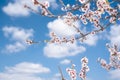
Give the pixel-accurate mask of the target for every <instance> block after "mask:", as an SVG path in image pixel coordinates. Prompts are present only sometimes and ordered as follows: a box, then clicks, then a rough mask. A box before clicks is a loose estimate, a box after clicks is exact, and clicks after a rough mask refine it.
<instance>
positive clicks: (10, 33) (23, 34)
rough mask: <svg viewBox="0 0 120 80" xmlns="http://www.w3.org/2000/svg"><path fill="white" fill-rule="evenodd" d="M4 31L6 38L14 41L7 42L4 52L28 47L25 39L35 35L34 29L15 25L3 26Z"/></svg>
mask: <svg viewBox="0 0 120 80" xmlns="http://www.w3.org/2000/svg"><path fill="white" fill-rule="evenodd" d="M2 30H3V32H4V35H5V37H6V38H8V39H9V40H11V41H13V42H14V43H12V44H7V45H6V46H5V49H4V50H3V52H5V53H14V52H19V51H22V50H25V49H26V47H27V46H26V45H25V40H26V39H29V38H31V37H33V32H34V31H33V29H23V28H19V27H13V26H10V27H9V26H5V27H3V29H2Z"/></svg>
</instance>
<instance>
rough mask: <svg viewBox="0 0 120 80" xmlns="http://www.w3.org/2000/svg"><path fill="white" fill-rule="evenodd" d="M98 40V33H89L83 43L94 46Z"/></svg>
mask: <svg viewBox="0 0 120 80" xmlns="http://www.w3.org/2000/svg"><path fill="white" fill-rule="evenodd" d="M97 41H98V36H97V35H88V36H87V39H86V40H84V41H83V43H85V44H87V45H90V46H93V45H96V43H97Z"/></svg>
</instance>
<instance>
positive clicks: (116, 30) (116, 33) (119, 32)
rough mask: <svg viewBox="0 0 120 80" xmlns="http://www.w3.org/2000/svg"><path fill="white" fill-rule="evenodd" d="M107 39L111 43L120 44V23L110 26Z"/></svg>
mask: <svg viewBox="0 0 120 80" xmlns="http://www.w3.org/2000/svg"><path fill="white" fill-rule="evenodd" d="M109 34H110V35H109V37H108V39H109V40H110V42H111V44H118V45H119V46H120V25H114V26H111V29H110V32H109Z"/></svg>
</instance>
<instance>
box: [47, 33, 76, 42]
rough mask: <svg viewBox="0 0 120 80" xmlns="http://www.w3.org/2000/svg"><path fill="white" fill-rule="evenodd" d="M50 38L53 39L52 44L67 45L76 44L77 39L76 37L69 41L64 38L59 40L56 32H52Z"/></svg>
mask: <svg viewBox="0 0 120 80" xmlns="http://www.w3.org/2000/svg"><path fill="white" fill-rule="evenodd" d="M50 37H51V40H50V41H49V42H50V43H59V44H61V43H63V42H64V43H67V42H70V43H74V42H75V38H74V37H71V38H70V39H67V38H66V37H62V38H59V37H58V36H57V35H56V34H55V33H54V32H51V34H50Z"/></svg>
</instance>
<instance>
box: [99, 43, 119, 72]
mask: <svg viewBox="0 0 120 80" xmlns="http://www.w3.org/2000/svg"><path fill="white" fill-rule="evenodd" d="M106 46H107V48H108V51H109V52H110V58H109V63H108V64H107V62H106V60H104V59H101V58H98V62H100V64H101V66H102V67H103V68H105V69H107V70H110V69H120V52H119V51H118V49H117V46H116V45H114V47H110V46H109V45H108V44H106Z"/></svg>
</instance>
